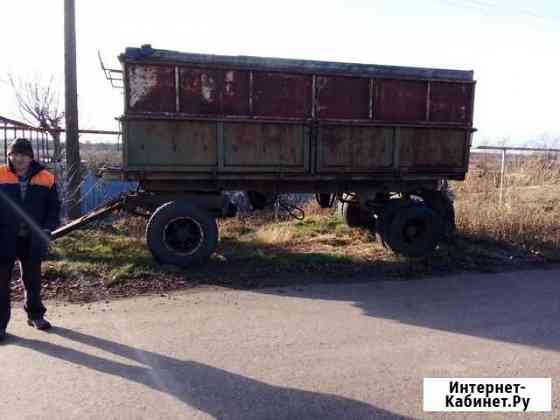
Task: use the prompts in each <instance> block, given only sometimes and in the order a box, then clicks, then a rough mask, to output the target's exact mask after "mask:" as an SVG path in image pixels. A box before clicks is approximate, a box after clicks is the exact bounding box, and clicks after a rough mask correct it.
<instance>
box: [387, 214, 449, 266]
mask: <svg viewBox="0 0 560 420" xmlns="http://www.w3.org/2000/svg"><path fill="white" fill-rule="evenodd" d="M383 236H384V238H383V239H384V241H385V243H386V244H387V246H388V247H389V248H390V249H391V250H393V251H394V252H396V253H398V254H401V255H404V256H406V257H411V258H418V257H426V256H428V255H430V254H432V252H433V251H434V249H435V248H436V246H437V244H438V242H439V241H440V239H441V238H442V236H443V221H442V218H441V217H440V216H439V215H438V214H437V213H436V212H435V211H433V210H432V209H430V208H429V207H427V206H425V205H418V204H414V205H411V206H406V207H401V208H399V209H398V210H396V212H395V214H394V216H393V218H392V220H391V221H390V222H389V225H388V226H385V229H384V234H383Z"/></svg>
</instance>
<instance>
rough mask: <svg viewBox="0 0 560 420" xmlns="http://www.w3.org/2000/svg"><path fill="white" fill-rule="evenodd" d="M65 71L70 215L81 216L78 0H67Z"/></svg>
mask: <svg viewBox="0 0 560 420" xmlns="http://www.w3.org/2000/svg"><path fill="white" fill-rule="evenodd" d="M64 75H65V119H66V175H67V177H68V182H67V192H68V195H67V198H68V216H69V217H70V218H71V219H77V218H78V217H80V215H81V211H80V196H81V194H80V186H81V183H82V173H81V165H80V161H81V159H80V142H79V134H78V129H79V127H78V87H77V76H76V7H75V1H74V0H64Z"/></svg>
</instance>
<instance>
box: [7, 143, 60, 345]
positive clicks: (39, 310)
mask: <svg viewBox="0 0 560 420" xmlns="http://www.w3.org/2000/svg"><path fill="white" fill-rule="evenodd" d="M8 158H9V161H8V164H7V165H0V340H2V339H4V338H5V337H6V327H7V326H8V322H9V320H10V313H11V305H10V281H11V276H12V271H13V267H14V264H15V261H16V259H17V260H19V261H20V266H21V271H22V279H23V283H24V286H25V311H26V312H27V319H28V321H27V323H28V324H29V325H30V326H32V327H35V328H38V329H41V330H46V329H48V328H50V326H51V325H50V323H49V322H48V321H47V320H46V319H45V318H44V315H45V312H46V308H45V307H44V306H43V303H42V302H41V261H42V260H43V259H44V258H45V257H46V255H47V252H48V245H49V240H50V233H51V231H53V230H54V229H55V228H56V227H57V226H58V225H59V220H60V219H59V216H60V200H59V197H58V192H57V187H56V182H55V177H54V175H52V174H51V173H50V172H49V171H48V170H47V169H45V167H44V166H42V165H41V164H40V163H38V162H37V161H35V160H34V157H33V147H32V145H31V142H30V141H29V140H26V139H22V138H19V139H16V140H15V141H14V142H13V143H12V144H11V145H10V150H9V153H8Z"/></svg>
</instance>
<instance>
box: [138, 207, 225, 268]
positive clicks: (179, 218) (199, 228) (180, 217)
mask: <svg viewBox="0 0 560 420" xmlns="http://www.w3.org/2000/svg"><path fill="white" fill-rule="evenodd" d="M146 242H147V244H148V248H149V249H150V251H151V253H152V255H153V256H154V258H155V259H156V260H157V261H158V262H159V263H161V264H172V265H177V266H180V267H188V266H190V265H192V264H194V263H197V262H200V261H203V260H205V259H207V258H208V257H210V255H212V253H213V252H214V251H215V250H216V247H217V246H218V225H217V224H216V219H215V218H214V217H212V215H210V214H209V213H208V212H207V211H205V210H203V209H201V208H199V207H197V206H195V205H193V204H191V203H188V202H185V201H171V202H169V203H166V204H164V205H162V206H161V207H159V208H158V209H157V210H156V211H155V212H154V213H153V214H152V216H151V217H150V220H149V222H148V225H147V227H146Z"/></svg>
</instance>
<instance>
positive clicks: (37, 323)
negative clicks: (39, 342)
mask: <svg viewBox="0 0 560 420" xmlns="http://www.w3.org/2000/svg"><path fill="white" fill-rule="evenodd" d="M27 325H29V326H30V327H33V328H37V329H38V330H48V329H49V328H50V327H51V326H52V325H51V323H50V322H49V321H47V320H46V319H45V318H39V319H28V320H27Z"/></svg>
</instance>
